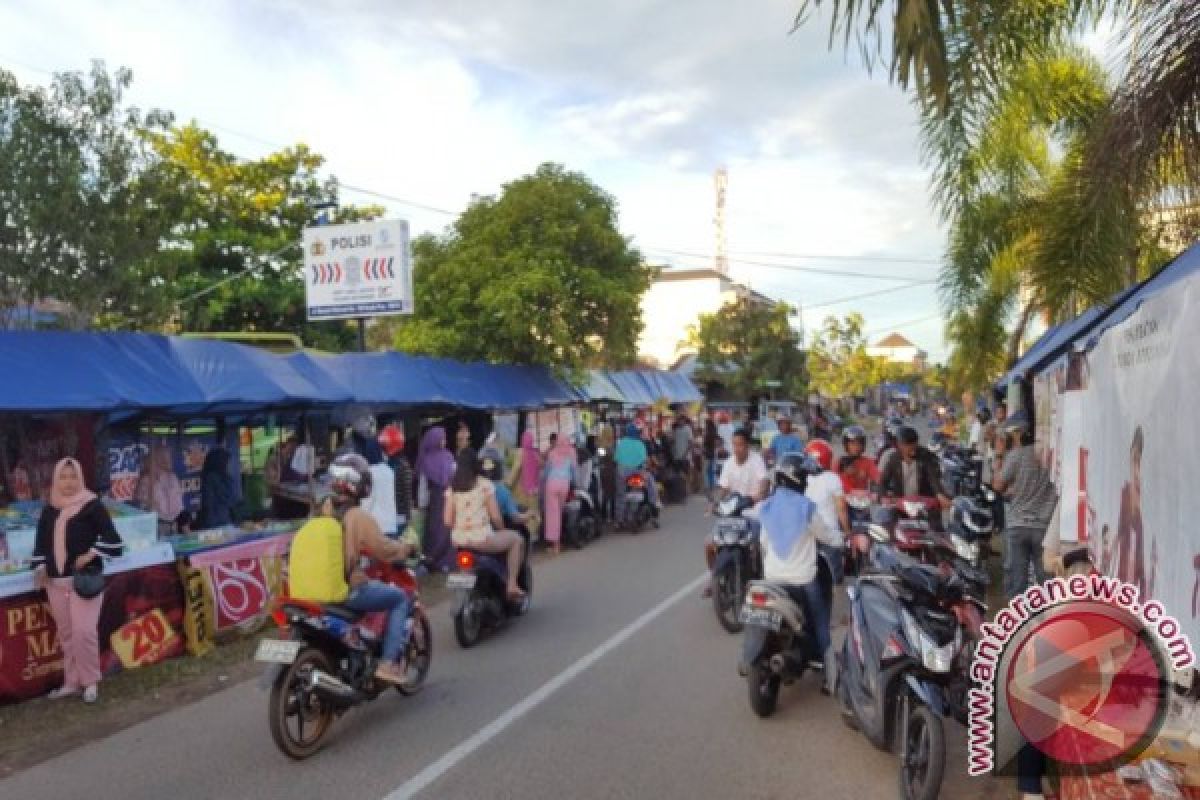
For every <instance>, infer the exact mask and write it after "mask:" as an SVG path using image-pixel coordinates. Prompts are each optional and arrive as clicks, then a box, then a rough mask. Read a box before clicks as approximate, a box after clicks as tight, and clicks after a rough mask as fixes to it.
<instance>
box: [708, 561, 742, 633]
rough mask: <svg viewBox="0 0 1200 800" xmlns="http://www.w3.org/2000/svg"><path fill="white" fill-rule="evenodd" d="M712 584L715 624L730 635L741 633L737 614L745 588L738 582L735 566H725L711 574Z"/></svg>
mask: <svg viewBox="0 0 1200 800" xmlns="http://www.w3.org/2000/svg"><path fill="white" fill-rule="evenodd" d="M712 582H713V591H712V598H713V610H714V611H715V612H716V614H717V622H719V623H721V627H722V628H724V629H725V630H727V631H728V632H730V633H741V631H742V622H741V619H740V617H739V616H738V612H739V611H740V610H741V609H740V606H741V604H742V596H743V595H744V594H745V590H746V587H745V586H744V585H742V582H741V581H739V580H738V569H737V565H736V564H726V565H725V566H724V567H722V568H721V570H720V571H719V572H716V573H714V574H713V576H712Z"/></svg>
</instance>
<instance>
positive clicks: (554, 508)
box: [544, 434, 579, 555]
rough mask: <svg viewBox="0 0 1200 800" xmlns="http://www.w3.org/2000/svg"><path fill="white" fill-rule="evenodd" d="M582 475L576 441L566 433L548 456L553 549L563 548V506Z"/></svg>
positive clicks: (549, 529) (548, 523) (549, 539)
mask: <svg viewBox="0 0 1200 800" xmlns="http://www.w3.org/2000/svg"><path fill="white" fill-rule="evenodd" d="M578 475H579V456H578V454H577V453H576V452H575V445H574V444H572V443H571V438H570V437H569V436H567V435H566V434H563V435H562V436H559V437H558V439H557V440H555V442H554V448H553V449H552V450H551V451H550V452H549V453H548V454H547V456H546V470H545V482H544V485H545V487H546V491H545V497H546V543H547V544H548V545H549V546H550V552H551V553H554V554H555V555H558V554H559V553H560V552H562V541H561V539H562V518H563V506H564V505H566V503H567V498H568V497H569V496H570V494H571V487H572V486H573V485H574V484H575V483H576V480H577V478H578Z"/></svg>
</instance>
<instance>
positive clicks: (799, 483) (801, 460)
mask: <svg viewBox="0 0 1200 800" xmlns="http://www.w3.org/2000/svg"><path fill="white" fill-rule="evenodd" d="M820 472H821V466H820V465H819V464H818V463H817V462H816V461H814V460H813V459H812V457H811V456H810V455H808V454H807V453H795V452H793V453H787V454H785V455H784V456H783V458H781V459H779V463H778V464H776V465H775V485H776V486H782V487H784V488H786V489H794V490H795V491H797V492H803V491H804V490H805V489H807V488H808V476H810V475H817V474H819V473H820Z"/></svg>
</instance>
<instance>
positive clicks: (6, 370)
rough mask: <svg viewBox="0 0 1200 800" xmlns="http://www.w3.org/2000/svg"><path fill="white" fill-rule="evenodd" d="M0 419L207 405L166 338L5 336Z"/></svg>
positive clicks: (0, 356)
mask: <svg viewBox="0 0 1200 800" xmlns="http://www.w3.org/2000/svg"><path fill="white" fill-rule="evenodd" d="M0 374H2V375H3V376H4V381H3V384H2V386H3V388H2V389H0V412H26V413H39V412H43V413H51V412H63V411H104V412H108V411H143V410H162V409H169V408H175V407H178V406H185V405H191V404H194V403H196V402H198V401H199V400H201V399H202V398H203V392H202V391H201V388H200V386H199V385H198V384H197V383H196V381H195V379H194V377H193V376H192V375H191V374H190V373H189V372H188V371H187V370H186V369H185V368H184V367H183V365H182V364H180V363H179V361H178V360H177V359H176V358H175V355H174V353H173V352H172V350H171V340H170V339H168V338H167V337H165V336H148V335H144V334H136V333H69V332H58V331H44V332H35V331H3V332H0Z"/></svg>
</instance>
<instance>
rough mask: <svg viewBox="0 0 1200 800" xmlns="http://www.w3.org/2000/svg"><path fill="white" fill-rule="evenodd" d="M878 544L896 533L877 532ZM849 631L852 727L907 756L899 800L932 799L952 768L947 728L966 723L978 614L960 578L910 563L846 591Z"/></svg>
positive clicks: (841, 663) (847, 690)
mask: <svg viewBox="0 0 1200 800" xmlns="http://www.w3.org/2000/svg"><path fill="white" fill-rule="evenodd" d="M871 530H872V536H873V537H874V538H876V539H877V540H879V541H882V542H886V540H887V538H888V534H887V532H886V531H884V530H882V529H881V528H880V527H879V526H875V525H873V526H871ZM847 593H848V594H849V596H850V630H849V631H848V632H847V634H846V638H845V640H844V642H843V644H842V649H841V653H840V654H839V656H838V661H837V685H836V692H837V697H838V702H839V704H840V706H841V710H842V716H843V719H844V720H845V722H846V723H847V724H848V725H849V726H850V727H852V728H856V729H858V730H860V731H862V733H863V734H864V735H865V736H866V737H867V739H868V740H869V741H870V742H871V743H872V744H873V745H875V746H876V747H878V748H880V749H882V750H890V749H894V750H896V751H898V754H899V756H900V770H899V783H900V795H901V797H903V798H906V800H933V799H934V798H936V797H937V796H938V794H939V792H940V789H941V783H942V777H943V774H944V770H945V765H946V744H945V728H944V725H943V719H944V718H945V717H947V716H950V717H952V718H954V719H956V720H958V721H959V722H962V723H965V722H966V719H967V690H968V688H969V685H970V684H969V678H968V669H969V648H968V647H966V646H965V643H966V641H967V637H966V636H965V635H964V631H965V628H964V624H963V622H962V619H963V617H964V616H965V615H967V614H971V613H975V611H977V605H976V604H975V602H974V601H973V600H972V599H971V598H970V597H969V596H967V594H966V592H965V588H964V586H963V584H962V582H961V581H960V580H959V579H958V577H957V574H956V573H951V574H950V575H947V574H945V573H943V572H942V571H941V570H939V569H938V568H936V567H932V566H930V565H927V564H920V563H918V562H916V561H914V560H912V559H910V558H906V557H905V556H903V555H902V554H898V553H895V554H894V558H893V560H891V561H890V562H889V563H888V564H886V565H885V567H884V568H883V569H881V570H880V571H878V572H870V573H867V574H865V575H862V576H860V577H859V579H858V581H857V582H856V583H855V584H854V585H853V586H850V587H848V588H847Z"/></svg>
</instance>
